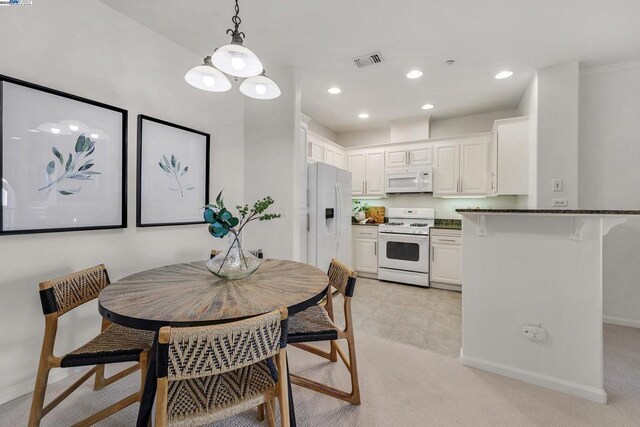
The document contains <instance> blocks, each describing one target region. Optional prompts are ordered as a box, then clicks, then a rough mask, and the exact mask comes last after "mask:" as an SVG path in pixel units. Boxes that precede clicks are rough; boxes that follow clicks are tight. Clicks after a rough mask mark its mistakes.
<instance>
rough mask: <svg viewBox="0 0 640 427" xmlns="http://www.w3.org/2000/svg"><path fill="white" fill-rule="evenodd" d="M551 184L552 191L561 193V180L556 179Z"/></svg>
mask: <svg viewBox="0 0 640 427" xmlns="http://www.w3.org/2000/svg"><path fill="white" fill-rule="evenodd" d="M551 183H552V184H553V191H562V180H561V179H559V178H556V179H554V180H552V181H551Z"/></svg>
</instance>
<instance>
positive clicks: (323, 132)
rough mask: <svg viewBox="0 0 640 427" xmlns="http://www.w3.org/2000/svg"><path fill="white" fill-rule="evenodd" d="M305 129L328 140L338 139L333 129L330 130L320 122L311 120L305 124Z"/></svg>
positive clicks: (334, 140)
mask: <svg viewBox="0 0 640 427" xmlns="http://www.w3.org/2000/svg"><path fill="white" fill-rule="evenodd" d="M307 129H309V131H310V132H313V133H315V134H318V135H320V136H322V137H323V138H327V139H328V140H329V141H333V142H336V141H337V140H338V134H337V133H335V132H334V131H332V130H331V129H329V128H328V127H326V126H325V125H323V124H322V123H320V122H316V121H315V120H311V121H310V122H309V123H308V124H307Z"/></svg>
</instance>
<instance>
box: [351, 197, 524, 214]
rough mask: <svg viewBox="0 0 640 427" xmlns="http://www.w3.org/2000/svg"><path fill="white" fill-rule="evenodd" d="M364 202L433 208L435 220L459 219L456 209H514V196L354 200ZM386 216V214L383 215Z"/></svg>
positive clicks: (385, 205) (374, 204) (371, 204)
mask: <svg viewBox="0 0 640 427" xmlns="http://www.w3.org/2000/svg"><path fill="white" fill-rule="evenodd" d="M355 200H360V201H362V202H366V203H367V204H368V205H369V206H384V207H385V208H386V209H387V211H388V209H389V208H433V209H435V210H436V218H451V219H460V218H462V217H461V216H460V214H458V213H457V212H456V209H472V208H485V209H513V208H515V207H516V196H498V197H487V198H477V199H474V198H466V199H465V198H459V199H457V198H456V199H448V198H442V197H433V196H432V195H431V194H391V195H389V196H387V197H386V198H383V199H355ZM385 215H387V216H388V212H387V213H386V214H385Z"/></svg>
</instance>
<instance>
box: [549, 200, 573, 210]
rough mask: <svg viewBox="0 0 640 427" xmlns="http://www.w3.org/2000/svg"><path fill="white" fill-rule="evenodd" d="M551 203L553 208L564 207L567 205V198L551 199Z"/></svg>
mask: <svg viewBox="0 0 640 427" xmlns="http://www.w3.org/2000/svg"><path fill="white" fill-rule="evenodd" d="M552 203H553V207H554V208H566V207H567V206H569V202H568V201H567V199H553V200H552Z"/></svg>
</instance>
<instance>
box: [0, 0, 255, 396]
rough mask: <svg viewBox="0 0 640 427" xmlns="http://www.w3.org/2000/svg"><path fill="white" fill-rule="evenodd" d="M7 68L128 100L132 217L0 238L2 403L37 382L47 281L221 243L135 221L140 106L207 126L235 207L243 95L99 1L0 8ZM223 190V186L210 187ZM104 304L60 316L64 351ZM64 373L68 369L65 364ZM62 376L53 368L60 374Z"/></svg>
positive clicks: (84, 336) (167, 258) (217, 179)
mask: <svg viewBox="0 0 640 427" xmlns="http://www.w3.org/2000/svg"><path fill="white" fill-rule="evenodd" d="M0 39H1V40H2V41H3V42H2V43H0V57H1V58H2V61H1V62H2V64H1V65H0V73H2V74H6V75H9V76H12V77H16V78H20V79H23V80H27V81H31V82H34V83H38V84H42V85H45V86H49V87H53V88H55V89H59V90H62V91H66V92H70V93H73V94H77V95H80V96H84V97H87V98H91V99H95V100H98V101H102V102H105V103H108V104H112V105H116V106H120V107H123V108H126V109H128V110H129V132H128V137H129V145H128V159H129V167H128V177H129V185H128V187H129V188H128V189H129V191H128V197H129V198H128V220H129V227H128V228H127V229H124V230H107V231H83V232H69V233H57V234H41V235H25V236H2V237H0V254H1V255H0V292H2V297H1V298H0V323H2V324H3V325H4V326H5V327H4V328H3V329H2V333H0V402H5V401H7V400H10V399H12V398H14V397H17V396H19V395H21V394H23V393H27V392H30V391H32V389H33V380H34V377H35V371H36V367H37V363H38V354H39V351H40V346H41V340H42V335H43V331H44V320H43V316H42V310H41V308H40V302H39V298H38V292H37V284H38V282H40V281H44V280H47V279H51V278H55V277H57V276H59V275H62V274H65V273H69V272H72V271H75V270H80V269H83V268H86V267H90V266H93V265H96V264H98V263H105V264H106V266H107V268H108V269H109V273H110V275H111V278H112V279H113V280H117V279H119V278H121V277H123V276H125V275H127V274H131V273H134V272H137V271H141V270H144V269H147V268H151V267H156V266H160V265H164V264H169V263H175V262H182V261H191V260H196V259H205V258H206V257H207V254H208V251H209V250H210V249H211V248H212V247H215V246H216V245H218V246H219V245H221V244H222V243H224V242H221V241H220V240H217V239H213V238H212V237H211V236H209V235H208V233H207V231H206V226H204V225H194V226H182V227H164V228H152V229H136V228H135V225H134V224H135V196H136V193H135V176H136V174H135V164H136V162H135V159H136V157H135V152H136V116H137V115H138V114H139V113H144V114H148V115H151V116H155V117H158V118H162V119H165V120H168V121H172V122H176V123H179V124H182V125H186V126H189V127H192V128H195V129H199V130H203V131H206V132H210V133H211V142H212V147H211V148H212V149H211V170H212V176H211V187H212V193H213V192H214V191H215V190H217V189H219V188H224V189H225V194H226V197H227V202H228V204H229V205H235V203H236V202H240V201H242V198H243V197H242V196H243V189H244V160H243V152H244V149H243V142H242V141H243V118H242V114H243V99H242V98H243V96H242V95H241V94H240V93H239V92H238V91H237V90H235V89H234V90H232V91H230V92H228V93H225V94H211V93H205V92H202V91H199V90H197V89H194V88H191V87H190V86H188V85H187V84H186V83H185V82H184V73H185V71H186V70H188V69H189V68H190V67H192V66H193V65H194V64H198V63H199V62H200V61H201V60H202V58H201V57H200V56H198V55H195V54H193V53H191V52H188V51H186V50H184V49H183V48H181V47H179V46H177V45H175V44H174V43H172V42H170V41H168V40H166V39H164V38H162V37H160V36H159V35H157V34H156V33H153V32H151V31H150V30H148V29H146V28H144V27H142V26H141V25H139V24H137V23H136V22H134V21H132V20H130V19H128V18H126V17H124V16H123V15H121V14H119V13H118V12H116V11H114V10H112V9H110V8H108V7H107V6H105V5H104V4H102V3H100V2H98V1H95V0H65V1H55V2H53V1H38V2H34V5H33V6H29V7H27V6H25V7H4V8H2V11H1V13H0ZM214 196H215V194H214ZM99 327H100V316H99V314H98V312H97V305H96V304H93V303H92V304H88V305H87V306H86V307H82V308H80V309H78V310H74V311H73V312H72V313H69V314H67V315H65V316H63V318H62V321H61V326H60V333H59V342H58V344H59V345H58V346H57V348H56V351H57V352H58V353H63V352H65V351H68V350H70V349H72V348H73V347H74V346H77V345H79V344H81V343H83V342H86V340H88V339H90V338H91V337H92V336H94V335H95V334H96V333H97V332H98V331H99ZM57 372H58V374H57V375H58V378H60V375H66V374H68V373H69V370H58V371H57ZM54 378H55V375H54Z"/></svg>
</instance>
